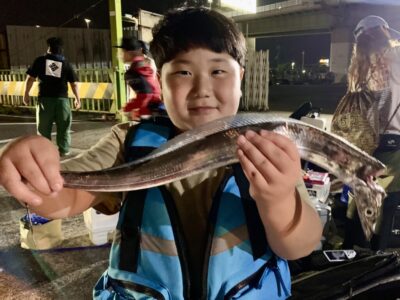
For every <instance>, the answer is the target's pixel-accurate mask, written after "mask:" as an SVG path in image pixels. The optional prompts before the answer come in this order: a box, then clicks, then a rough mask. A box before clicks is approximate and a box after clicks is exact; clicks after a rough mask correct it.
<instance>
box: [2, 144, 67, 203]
mask: <svg viewBox="0 0 400 300" xmlns="http://www.w3.org/2000/svg"><path fill="white" fill-rule="evenodd" d="M0 185H2V186H3V187H4V188H5V189H6V190H7V191H8V192H9V193H10V194H11V195H13V196H14V197H15V198H16V199H17V200H19V201H21V202H25V203H27V204H28V205H32V206H36V205H39V204H41V202H42V201H41V197H40V196H39V194H40V193H41V194H44V195H48V196H50V195H55V194H56V193H57V192H58V191H60V190H61V189H62V187H63V179H62V177H61V175H60V157H59V154H58V151H57V148H56V147H55V146H54V145H53V144H52V143H51V142H50V141H49V140H47V139H46V138H44V137H41V136H29V137H24V138H20V139H17V140H15V141H13V142H12V143H10V144H9V145H8V146H7V147H6V149H4V151H3V152H2V154H1V155H0Z"/></svg>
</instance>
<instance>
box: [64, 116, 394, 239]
mask: <svg viewBox="0 0 400 300" xmlns="http://www.w3.org/2000/svg"><path fill="white" fill-rule="evenodd" d="M261 129H265V130H270V131H274V132H277V133H279V134H282V135H284V136H286V137H288V138H289V139H291V140H292V141H293V142H294V143H295V145H296V146H297V148H298V151H299V153H300V156H301V158H302V159H304V160H306V161H310V162H312V163H314V164H316V165H318V166H320V167H322V168H324V169H325V170H327V171H328V172H329V173H331V174H333V175H334V176H336V177H337V178H338V179H339V180H341V181H342V182H343V183H344V184H347V185H349V186H350V187H351V188H352V189H353V192H354V194H355V201H356V204H357V209H358V212H359V215H360V220H361V224H362V227H363V229H364V232H365V235H366V237H367V239H370V238H371V236H372V233H373V231H374V227H375V224H376V221H377V218H378V214H379V209H380V207H381V205H382V200H383V198H384V197H385V196H386V194H385V191H384V190H383V188H382V187H380V186H379V185H377V184H376V183H375V182H374V181H373V178H374V177H376V176H378V175H380V174H381V173H383V172H384V171H385V168H386V167H385V165H384V164H382V163H381V162H380V161H378V160H377V159H375V158H373V157H371V156H369V155H368V154H367V153H365V152H363V151H362V150H360V149H359V148H357V147H355V146H354V145H352V144H350V143H349V142H347V141H346V140H344V139H342V138H340V137H339V136H336V135H334V134H331V133H328V132H326V131H324V130H321V129H319V128H317V127H314V126H312V125H309V124H306V123H304V122H301V121H297V120H294V119H289V118H282V117H275V116H271V115H268V114H260V113H246V114H238V115H236V116H232V117H226V118H222V119H219V120H216V121H213V122H210V123H207V124H205V125H202V126H199V127H197V128H195V129H193V130H189V131H186V132H184V133H182V134H180V135H178V136H177V137H175V138H173V139H171V140H170V141H168V142H167V143H165V144H164V145H162V146H161V147H160V148H158V149H156V150H155V151H153V152H152V153H150V154H149V155H147V156H145V157H143V158H141V159H138V160H135V161H133V162H131V163H127V164H124V165H121V166H118V167H114V168H109V169H105V170H100V171H94V172H62V175H63V177H64V186H65V187H68V188H76V189H84V190H88V191H98V192H99V191H100V192H111V191H131V190H138V189H144V188H150V187H154V186H159V185H163V184H166V183H169V182H172V181H175V180H180V179H182V178H185V177H188V176H191V175H194V174H197V173H200V172H204V171H207V170H210V169H214V168H218V167H222V166H225V165H230V164H233V163H236V162H238V158H237V154H236V151H237V145H236V140H237V138H238V137H239V135H240V134H243V133H245V132H246V131H247V130H253V131H256V132H259V131H260V130H261Z"/></svg>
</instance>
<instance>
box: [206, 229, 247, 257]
mask: <svg viewBox="0 0 400 300" xmlns="http://www.w3.org/2000/svg"><path fill="white" fill-rule="evenodd" d="M248 239H249V234H248V232H247V226H246V225H242V226H240V227H238V228H235V229H233V230H232V231H229V232H227V233H225V234H224V235H221V236H217V237H214V238H213V242H212V248H211V255H217V254H219V253H221V252H224V251H226V250H229V249H232V248H233V247H235V246H237V245H239V244H241V243H243V242H244V241H246V240H248Z"/></svg>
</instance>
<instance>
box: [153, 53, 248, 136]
mask: <svg viewBox="0 0 400 300" xmlns="http://www.w3.org/2000/svg"><path fill="white" fill-rule="evenodd" d="M243 71H244V70H243V68H242V67H241V66H240V65H239V64H238V62H237V61H236V60H234V59H233V58H232V56H230V55H229V54H227V53H216V52H213V51H211V50H209V49H205V48H194V49H191V50H189V51H187V52H181V53H179V54H178V55H177V56H175V58H174V59H172V60H171V61H169V62H167V63H165V64H164V65H163V66H162V69H161V78H160V81H161V86H162V95H163V101H164V104H165V107H166V109H167V112H168V115H169V117H170V118H171V120H172V122H173V123H174V124H175V126H176V127H178V128H179V129H180V130H183V131H185V130H188V129H192V128H195V127H198V126H199V125H202V124H204V123H207V122H210V121H213V120H216V119H219V118H221V117H225V116H231V115H234V114H236V112H237V110H238V107H239V100H240V97H241V90H240V81H241V79H242V77H243Z"/></svg>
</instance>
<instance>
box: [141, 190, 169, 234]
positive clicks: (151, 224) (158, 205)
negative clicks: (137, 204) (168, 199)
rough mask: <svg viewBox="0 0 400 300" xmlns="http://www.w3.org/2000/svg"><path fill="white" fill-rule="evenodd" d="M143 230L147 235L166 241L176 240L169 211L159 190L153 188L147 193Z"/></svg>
mask: <svg viewBox="0 0 400 300" xmlns="http://www.w3.org/2000/svg"><path fill="white" fill-rule="evenodd" d="M141 229H142V231H143V232H144V233H146V234H149V235H152V236H155V237H159V238H163V239H165V240H171V241H172V240H174V232H173V230H172V227H171V221H170V219H169V216H168V211H167V208H166V207H165V203H164V200H163V198H162V194H161V192H160V190H159V189H158V188H151V189H149V190H148V192H147V196H146V202H145V205H144V211H143V222H142V228H141Z"/></svg>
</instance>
